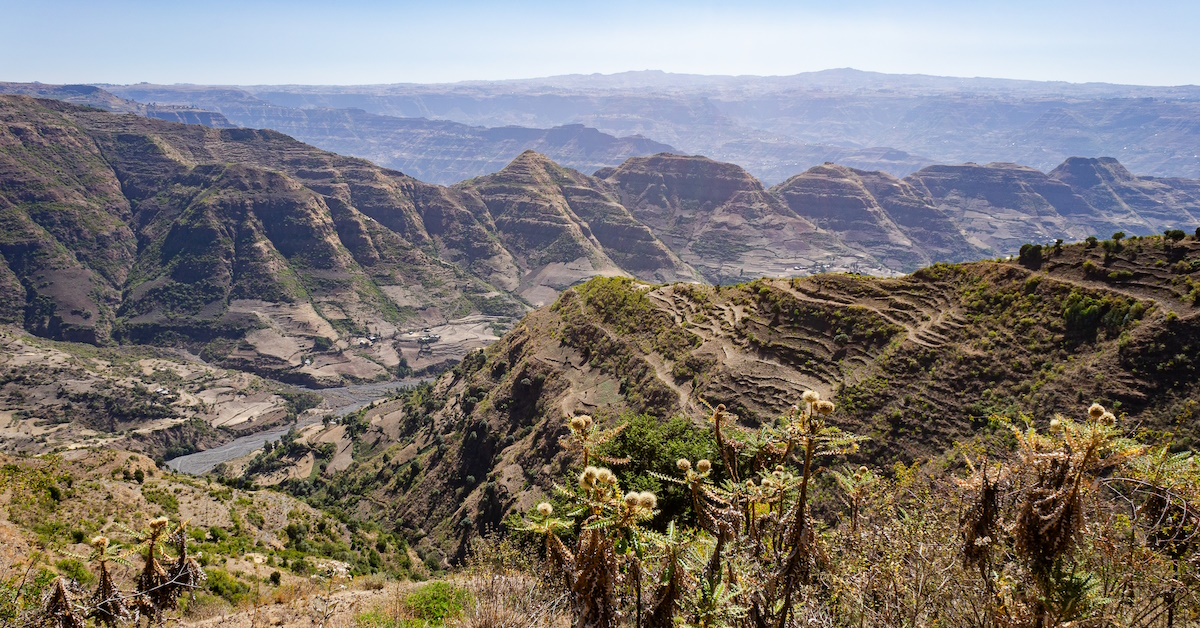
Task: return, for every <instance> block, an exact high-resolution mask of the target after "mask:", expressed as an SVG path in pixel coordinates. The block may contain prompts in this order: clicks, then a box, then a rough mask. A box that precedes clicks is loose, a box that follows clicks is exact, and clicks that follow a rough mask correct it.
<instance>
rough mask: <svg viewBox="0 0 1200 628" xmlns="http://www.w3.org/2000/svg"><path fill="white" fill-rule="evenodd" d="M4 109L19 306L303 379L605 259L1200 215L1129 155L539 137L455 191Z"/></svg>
mask: <svg viewBox="0 0 1200 628" xmlns="http://www.w3.org/2000/svg"><path fill="white" fill-rule="evenodd" d="M91 95H92V96H96V95H97V94H95V93H92V94H91ZM0 124H2V125H3V126H0V216H3V229H2V233H3V242H0V254H2V255H3V259H4V265H3V267H2V268H0V315H2V316H3V319H4V320H5V321H6V322H12V323H17V324H21V325H23V326H24V327H25V328H26V329H27V330H30V331H32V332H34V333H36V334H39V335H45V336H48V337H51V338H61V339H65V340H77V341H86V342H95V343H105V342H108V341H109V340H110V339H118V340H129V341H136V342H148V343H164V342H165V343H171V342H182V343H185V344H188V345H189V346H193V347H195V348H196V349H197V350H202V351H203V352H204V355H206V356H208V357H211V358H213V359H214V360H216V361H218V362H220V363H222V364H225V365H229V366H238V367H245V368H251V369H253V370H256V371H258V372H261V373H264V374H268V375H271V376H273V377H282V378H285V379H287V378H291V379H295V380H296V381H303V382H309V383H319V382H337V381H342V380H344V379H346V378H350V379H359V380H361V379H376V378H386V377H390V376H392V375H394V374H396V373H399V372H405V369H406V368H418V369H419V368H425V367H432V366H436V364H437V363H440V362H438V361H431V359H430V358H429V357H428V355H427V352H422V351H420V347H418V346H417V343H416V342H415V340H414V339H412V338H409V339H408V340H410V341H413V342H407V343H400V344H396V343H392V342H380V343H376V342H375V339H377V338H386V339H388V340H389V341H390V340H395V339H396V338H397V337H398V335H399V334H401V332H403V331H405V330H411V329H419V328H421V327H427V326H429V325H431V324H433V325H440V324H446V323H450V322H452V321H461V320H463V319H465V318H470V317H472V316H474V317H479V316H483V317H489V316H490V317H495V318H496V320H497V321H511V320H513V319H514V318H515V317H518V316H520V315H521V314H523V313H524V312H526V311H527V310H528V309H529V308H530V307H537V306H540V305H543V304H547V303H550V302H552V301H553V300H554V298H555V297H556V296H557V294H559V293H560V292H561V291H562V290H565V289H566V288H568V287H570V286H572V285H574V284H576V283H579V282H581V281H583V280H586V279H587V278H589V277H593V276H597V275H607V276H616V275H624V276H631V277H635V278H637V279H640V280H643V281H649V282H652V283H666V282H676V281H703V282H708V283H717V284H723V283H730V282H736V281H742V280H747V279H750V278H754V277H759V276H771V277H780V276H790V275H799V274H808V273H811V272H815V271H820V270H857V271H861V272H869V273H873V274H881V275H889V274H901V273H906V272H911V271H913V270H916V269H917V268H920V267H922V266H925V265H928V264H930V263H933V262H943V261H965V260H971V259H977V258H979V257H981V256H986V255H1006V254H1012V253H1014V252H1016V249H1017V248H1019V247H1020V246H1021V245H1022V244H1024V243H1026V242H1030V241H1040V242H1049V241H1053V240H1054V239H1056V238H1062V239H1067V240H1078V239H1082V238H1083V237H1086V236H1088V235H1104V234H1107V233H1111V232H1113V231H1116V230H1124V231H1126V232H1127V233H1129V234H1130V235H1142V234H1149V233H1158V232H1161V231H1163V230H1164V229H1179V228H1183V229H1188V230H1189V231H1190V230H1191V229H1193V228H1194V226H1195V225H1198V224H1200V200H1198V198H1197V196H1196V194H1197V190H1198V188H1200V186H1198V185H1197V183H1196V182H1195V181H1192V180H1183V179H1158V178H1148V177H1137V176H1134V175H1132V174H1131V173H1129V172H1128V171H1127V170H1126V169H1125V168H1123V167H1122V166H1121V164H1119V163H1118V162H1116V161H1115V160H1113V159H1082V158H1073V159H1069V160H1067V161H1065V162H1064V163H1063V164H1061V165H1060V166H1059V167H1058V168H1056V169H1054V170H1053V171H1051V172H1049V173H1043V172H1040V171H1038V170H1035V169H1033V168H1028V167H1024V166H1018V165H1014V164H988V165H975V164H966V165H960V166H930V167H928V168H924V169H922V170H920V171H918V172H916V173H913V174H911V175H909V176H908V177H905V178H904V179H897V178H895V177H893V176H891V175H888V174H886V173H882V172H867V171H862V170H857V169H854V168H848V167H844V166H838V165H834V164H827V165H822V166H817V167H814V168H811V169H809V170H808V171H805V172H803V173H801V174H798V175H795V176H793V177H791V178H789V179H787V180H786V181H784V182H783V183H780V184H779V185H777V186H775V187H773V188H766V187H765V186H764V185H763V184H762V183H760V182H759V181H758V180H756V179H755V178H754V177H752V176H751V175H750V174H749V173H748V172H746V171H745V170H744V169H742V168H740V167H738V166H736V165H732V164H725V163H720V162H716V161H713V160H711V159H708V158H704V157H686V156H680V155H673V154H667V153H664V154H658V155H655V156H651V157H633V158H630V159H628V160H626V161H625V162H624V163H622V164H621V165H619V166H617V167H615V168H603V169H600V170H599V171H597V172H596V173H595V174H594V175H591V176H589V175H586V174H583V173H581V172H579V171H576V170H572V169H570V168H566V167H563V166H560V165H558V164H555V163H554V162H553V161H551V160H550V159H548V158H547V157H545V156H543V155H540V154H537V153H534V152H532V151H526V152H524V153H522V154H521V155H519V156H518V157H517V158H516V159H514V160H513V161H512V162H511V163H509V164H507V165H506V166H505V167H504V168H503V169H501V170H500V171H499V172H496V173H494V174H490V175H487V176H483V177H477V178H473V179H468V180H466V181H462V182H460V183H458V184H456V185H454V186H450V187H443V186H438V185H433V184H427V183H423V182H421V181H418V180H416V179H414V178H412V177H409V176H407V175H404V174H402V173H400V172H397V171H394V170H389V169H385V168H380V167H378V166H375V165H374V164H371V163H369V162H367V161H364V160H361V159H355V158H349V157H342V156H339V155H336V154H333V153H329V152H325V151H322V150H319V149H317V148H314V147H312V146H308V145H306V144H303V143H301V142H298V141H296V140H293V139H291V138H289V137H287V136H285V135H282V134H280V133H277V132H274V131H259V130H250V129H238V128H230V129H215V128H211V127H205V126H201V125H188V124H179V123H172V122H167V121H163V120H158V119H153V118H147V117H142V116H138V115H128V114H126V115H118V114H114V113H108V112H105V111H101V110H98V109H94V108H86V107H80V106H77V105H72V104H68V103H64V102H61V101H53V100H35V99H32V98H28V97H22V96H4V97H0ZM470 320H471V321H472V324H475V323H478V321H479V319H477V318H475V319H470ZM488 337H489V338H494V336H488ZM364 340H365V344H364ZM476 340H478V341H480V342H483V341H486V339H485V338H482V337H481V338H476ZM351 343H359V344H355V345H353V346H352V345H351ZM469 344H470V342H467V343H466V344H464V345H462V346H460V347H459V349H460V351H459V352H458V354H453V355H448V356H446V358H447V359H457V358H461V354H462V353H463V352H465V350H466V349H468V348H469V347H468V346H467V345H469ZM401 345H403V346H401ZM339 350H340V352H339ZM329 351H334V352H335V353H336V355H332V354H329V353H328V352H329Z"/></svg>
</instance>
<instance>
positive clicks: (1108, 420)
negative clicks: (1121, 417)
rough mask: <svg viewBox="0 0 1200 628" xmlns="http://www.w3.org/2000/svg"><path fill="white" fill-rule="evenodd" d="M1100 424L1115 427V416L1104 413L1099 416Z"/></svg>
mask: <svg viewBox="0 0 1200 628" xmlns="http://www.w3.org/2000/svg"><path fill="white" fill-rule="evenodd" d="M1100 422H1101V423H1103V424H1105V425H1109V426H1111V425H1116V424H1117V416H1116V415H1115V414H1113V413H1111V412H1105V413H1104V414H1102V415H1100Z"/></svg>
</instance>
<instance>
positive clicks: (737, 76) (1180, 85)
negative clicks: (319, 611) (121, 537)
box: [0, 66, 1200, 88]
mask: <svg viewBox="0 0 1200 628" xmlns="http://www.w3.org/2000/svg"><path fill="white" fill-rule="evenodd" d="M840 71H850V72H858V73H862V74H877V75H882V76H895V77H920V78H934V79H956V80H964V81H974V80H979V81H1009V82H1014V83H1046V84H1052V83H1063V84H1067V85H1109V86H1113V87H1149V88H1186V87H1200V81H1198V82H1196V83H1178V84H1149V83H1114V82H1111V81H1068V80H1057V79H1024V78H1011V77H1004V76H959V75H949V74H928V73H923V72H880V71H876V70H862V69H859V68H854V67H848V66H847V67H837V68H824V69H821V70H806V71H803V72H794V73H792V74H704V73H697V72H672V71H668V70H660V69H654V68H646V69H642V70H619V71H615V72H569V73H566V74H548V75H543V76H520V77H510V78H497V79H462V80H456V81H394V82H388V83H193V82H183V81H177V82H173V83H156V82H153V81H137V82H132V83H118V82H98V81H80V82H69V83H54V82H49V81H36V80H35V81H10V80H7V79H5V78H4V77H0V82H10V83H32V84H40V85H91V86H95V87H101V88H103V87H104V86H106V85H107V86H119V87H127V86H131V85H163V86H171V87H188V86H195V87H288V86H297V87H300V86H303V87H377V86H389V85H462V84H467V83H509V82H513V83H516V82H524V81H544V80H552V79H561V78H572V77H615V76H621V75H625V74H664V75H668V76H694V77H703V78H729V79H749V78H763V79H770V78H791V77H797V76H804V75H809V74H823V73H828V72H840Z"/></svg>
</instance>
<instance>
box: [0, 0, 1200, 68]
mask: <svg viewBox="0 0 1200 628" xmlns="http://www.w3.org/2000/svg"><path fill="white" fill-rule="evenodd" d="M1198 30H1200V2H1194V1H1191V0H1188V1H1176V2H1164V1H1156V0H1143V1H1142V2H1138V3H1134V2H1129V1H1128V0H1122V1H1120V2H1115V1H1111V0H1091V1H1089V2H1081V1H1077V0H1062V1H1055V0H1040V1H1037V2H1034V1H1030V0H1006V1H1003V2H994V1H989V2H980V1H975V0H954V1H942V0H939V1H934V0H906V1H904V2H895V1H892V2H887V1H884V0H824V1H822V2H810V1H807V0H793V1H790V2H783V1H761V0H746V1H744V2H733V1H725V2H707V1H698V2H678V1H676V2H661V1H655V0H642V1H627V0H613V1H611V2H588V3H567V2H561V1H560V2H519V1H511V2H482V1H476V2H451V1H444V2H439V3H432V2H426V3H410V2H395V1H393V2H385V1H382V0H342V1H340V2H312V1H308V0H294V1H287V2H285V1H256V0H242V1H237V2H235V1H228V0H208V1H206V2H175V1H173V0H156V1H155V2H145V1H142V0H128V1H123V2H107V1H104V0H89V1H86V2H79V1H74V0H71V1H55V0H42V1H39V0H0V81H23V82H28V81H41V82H43V83H136V82H142V81H146V82H151V83H199V84H232V85H252V84H256V85H257V84H288V83H292V84H341V85H350V84H371V83H402V82H416V83H444V82H455V81H463V80H494V79H508V78H532V77H541V76H552V75H559V74H575V73H581V74H590V73H595V72H599V73H615V72H623V71H628V70H664V71H668V72H682V73H693V74H755V75H787V74H797V73H800V72H809V71H817V70H824V69H830V68H843V67H853V68H856V69H859V70H868V71H876V72H887V73H904V74H932V75H941V76H961V77H976V76H982V77H994V78H1014V79H1028V80H1058V81H1070V82H1077V83H1078V82H1091V81H1099V82H1109V83H1127V84H1135V85H1184V84H1200V63H1196V60H1197V59H1200V37H1198V36H1197V35H1196V33H1197V31H1198Z"/></svg>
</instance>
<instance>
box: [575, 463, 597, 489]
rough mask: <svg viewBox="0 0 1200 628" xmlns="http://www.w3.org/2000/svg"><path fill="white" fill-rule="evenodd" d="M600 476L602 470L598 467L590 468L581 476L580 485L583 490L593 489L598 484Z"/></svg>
mask: <svg viewBox="0 0 1200 628" xmlns="http://www.w3.org/2000/svg"><path fill="white" fill-rule="evenodd" d="M599 475H600V470H599V469H597V468H596V467H592V466H589V467H587V468H585V469H584V470H583V473H581V474H579V485H580V486H582V487H583V488H592V486H594V485H595V484H596V478H598V477H599Z"/></svg>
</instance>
